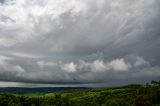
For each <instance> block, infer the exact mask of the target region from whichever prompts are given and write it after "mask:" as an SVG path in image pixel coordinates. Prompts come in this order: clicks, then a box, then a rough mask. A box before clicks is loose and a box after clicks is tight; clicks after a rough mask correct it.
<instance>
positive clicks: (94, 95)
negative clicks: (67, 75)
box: [0, 82, 160, 106]
mask: <svg viewBox="0 0 160 106" xmlns="http://www.w3.org/2000/svg"><path fill="white" fill-rule="evenodd" d="M0 106H160V85H159V83H154V82H153V83H151V84H146V85H137V84H132V85H128V86H124V87H118V88H105V89H104V88H103V89H86V90H69V91H64V92H46V93H45V92H42V93H24V94H22V93H21V94H17V93H1V94H0Z"/></svg>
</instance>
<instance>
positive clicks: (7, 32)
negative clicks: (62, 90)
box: [0, 0, 160, 86]
mask: <svg viewBox="0 0 160 106" xmlns="http://www.w3.org/2000/svg"><path fill="white" fill-rule="evenodd" d="M159 5H160V1H158V0H138V1H136V0H132V1H130V0H98V1H95V0H69V1H68V0H47V1H44V0H32V1H28V0H0V81H8V82H21V83H23V82H26V83H40V84H91V83H95V84H97V83H106V84H107V83H110V84H112V82H113V83H114V82H120V83H119V84H124V83H129V82H132V83H134V82H138V81H139V82H144V83H145V82H147V81H150V80H157V79H158V80H159V79H160V56H159V53H160V21H159V18H160V12H159V11H160V7H159ZM0 86H1V85H0Z"/></svg>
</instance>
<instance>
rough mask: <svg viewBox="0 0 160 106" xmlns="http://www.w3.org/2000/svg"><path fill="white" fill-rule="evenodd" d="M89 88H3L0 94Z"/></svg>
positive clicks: (83, 88) (84, 88)
mask: <svg viewBox="0 0 160 106" xmlns="http://www.w3.org/2000/svg"><path fill="white" fill-rule="evenodd" d="M86 89H90V88H87V87H37V88H25V87H3V88H0V93H41V92H42V93H43V92H62V91H69V90H86Z"/></svg>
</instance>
